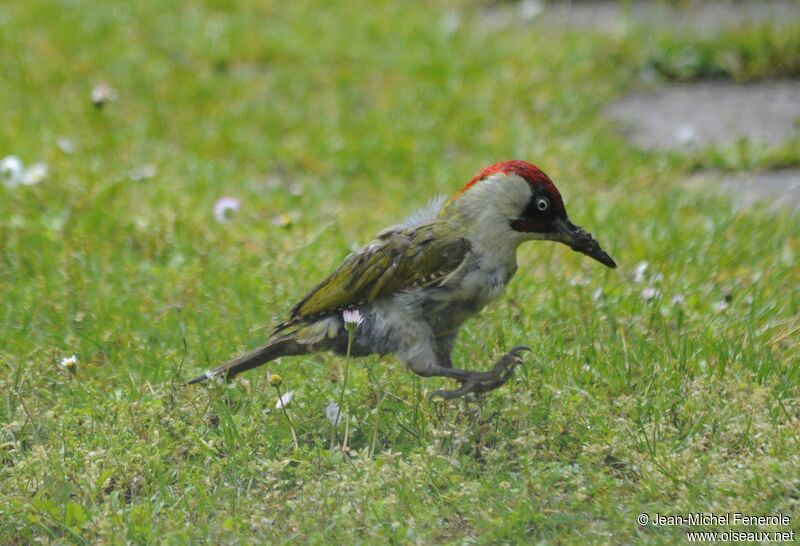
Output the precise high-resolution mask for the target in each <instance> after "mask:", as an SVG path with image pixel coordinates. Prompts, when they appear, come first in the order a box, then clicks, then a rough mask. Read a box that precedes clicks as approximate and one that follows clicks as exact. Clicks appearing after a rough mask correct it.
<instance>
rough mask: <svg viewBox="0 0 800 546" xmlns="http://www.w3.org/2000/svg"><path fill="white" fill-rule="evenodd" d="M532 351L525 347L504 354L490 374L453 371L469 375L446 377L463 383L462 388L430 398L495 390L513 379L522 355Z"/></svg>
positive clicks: (520, 346)
mask: <svg viewBox="0 0 800 546" xmlns="http://www.w3.org/2000/svg"><path fill="white" fill-rule="evenodd" d="M525 351H530V348H528V347H525V346H524V345H519V346H517V347H514V348H513V349H511V350H510V351H509V352H507V353H506V354H504V355H503V356H502V357H500V359H499V360H498V361H497V362H495V365H494V366H493V367H492V369H491V370H490V371H488V372H470V371H467V370H452V371H459V372H466V373H467V374H468V375H467V376H466V377H465V378H464V379H462V378H460V377H456V376H454V375H445V374H441V375H445V377H453V378H454V379H458V380H459V381H460V382H461V386H460V387H459V388H457V389H455V390H452V391H448V390H444V389H439V390H437V391H434V392H433V393H431V395H430V398H434V397H440V398H444V399H446V400H447V399H450V398H458V397H459V396H464V395H465V394H468V393H471V392H473V393H475V394H478V393H482V392H488V391H491V390H494V389H496V388H498V387H500V386H502V385H505V383H506V382H507V381H508V380H509V379H511V376H512V375H514V368H516V367H517V366H519V365H520V364H522V356H521V354H520V353H523V352H525Z"/></svg>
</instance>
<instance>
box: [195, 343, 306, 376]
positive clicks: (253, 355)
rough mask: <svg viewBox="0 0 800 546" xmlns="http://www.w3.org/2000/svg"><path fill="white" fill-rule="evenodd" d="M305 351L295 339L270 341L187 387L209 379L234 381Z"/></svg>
mask: <svg viewBox="0 0 800 546" xmlns="http://www.w3.org/2000/svg"><path fill="white" fill-rule="evenodd" d="M304 352H305V350H304V349H303V347H302V345H300V344H299V343H298V342H297V341H296V340H295V339H292V338H281V339H277V340H273V341H270V342H269V343H267V344H266V345H264V346H263V347H259V348H258V349H254V350H252V351H250V352H249V353H245V354H243V355H241V356H238V357H236V358H234V359H233V360H231V361H229V362H226V363H225V364H223V365H221V366H217V367H216V368H213V369H211V370H208V371H207V372H205V373H203V374H201V375H198V376H197V377H195V378H194V379H192V380H190V381H189V382H187V383H186V384H187V385H194V384H195V383H202V382H203V381H206V380H208V379H212V378H215V377H222V378H225V379H232V378H233V377H234V376H237V375H239V374H240V373H242V372H246V371H247V370H252V369H253V368H256V367H258V366H261V365H262V364H265V363H267V362H269V361H270V360H275V359H276V358H278V357H280V356H286V355H296V354H303V353H304Z"/></svg>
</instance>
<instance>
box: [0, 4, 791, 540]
mask: <svg viewBox="0 0 800 546" xmlns="http://www.w3.org/2000/svg"><path fill="white" fill-rule="evenodd" d="M447 9H450V8H448V6H446V5H444V4H439V3H432V4H430V5H428V6H426V9H425V10H420V9H418V7H417V6H416V5H412V4H411V3H388V2H377V3H375V2H354V3H349V4H348V5H346V6H345V5H338V4H336V3H327V2H319V3H314V2H306V1H303V2H296V3H288V2H287V3H279V2H274V3H273V2H270V3H264V2H256V1H246V2H236V3H234V2H229V1H225V0H216V1H211V0H209V1H207V2H199V1H192V2H174V1H165V2H135V3H133V2H120V1H110V2H102V3H100V2H88V1H81V0H71V1H64V2H60V3H56V2H50V1H43V0H29V1H27V2H13V3H4V4H2V5H0V51H2V53H1V54H0V80H2V82H3V83H2V85H0V112H2V119H3V131H1V132H0V156H5V155H8V154H15V155H18V156H19V157H20V158H22V160H23V161H25V162H26V163H27V164H31V163H33V162H35V161H39V160H41V161H46V162H47V164H48V165H49V168H50V174H49V177H48V178H47V179H46V180H45V181H43V182H42V183H40V184H38V185H36V186H30V187H17V188H5V187H4V186H1V185H0V249H1V250H2V251H1V252H0V294H2V299H0V306H1V307H0V317H1V318H0V320H1V321H2V322H1V323H0V325H1V326H2V327H1V328H0V370H2V371H1V372H0V387H2V388H1V389H0V392H1V393H2V394H1V395H0V396H2V398H1V399H2V404H0V425H2V429H0V430H2V436H1V437H0V460H1V461H2V465H1V466H0V542H2V543H5V544H23V543H30V542H33V541H34V540H36V541H42V542H45V543H48V542H49V543H79V544H80V543H125V542H133V543H202V542H209V543H215V544H218V543H231V544H236V543H260V542H267V543H289V542H311V543H345V544H349V543H365V544H367V543H368V544H375V543H398V544H405V543H426V544H427V543H453V544H467V543H479V544H489V543H525V544H529V543H537V542H545V543H564V544H568V543H607V544H623V543H631V542H639V543H650V544H669V543H674V542H675V541H681V540H683V539H684V532H685V529H684V528H679V527H666V528H665V527H659V528H655V527H652V526H647V527H640V526H639V525H637V523H636V516H637V515H638V514H639V513H641V512H647V513H656V512H659V513H662V514H686V513H689V512H715V513H722V512H726V511H739V512H744V513H747V514H765V513H772V512H783V513H784V514H788V515H791V516H792V517H793V521H792V523H791V526H790V527H791V528H796V527H797V522H796V516H797V511H798V510H797V508H798V498H800V481H798V473H797V469H798V467H800V455H798V454H800V388H799V387H800V371H799V370H798V366H797V363H798V361H800V334H799V333H798V330H797V328H798V316H799V315H800V270H798V267H797V263H798V261H799V260H800V258H799V257H798V255H799V253H800V239H798V233H800V218H798V216H797V215H793V214H791V213H789V212H785V211H784V212H771V211H768V210H766V209H756V210H753V211H749V212H733V211H732V209H731V207H730V205H729V203H728V202H726V201H722V200H719V199H718V198H714V197H711V196H708V195H698V194H694V193H687V192H686V191H685V190H684V189H683V187H682V186H681V178H682V177H683V176H685V174H686V172H687V170H688V169H689V168H691V162H690V161H688V160H687V159H685V158H681V157H676V156H670V155H661V154H655V153H654V154H644V153H641V152H637V151H635V150H633V149H631V148H630V147H628V145H626V144H625V143H624V142H623V141H622V140H621V139H620V137H619V136H618V133H617V132H616V131H615V129H614V128H613V127H611V126H610V125H609V123H608V122H607V121H604V120H603V119H602V118H601V117H600V115H599V113H600V110H601V109H602V107H603V105H604V104H606V103H607V102H608V101H610V100H612V99H613V98H615V97H617V96H619V95H620V94H621V93H623V92H624V91H625V90H626V89H628V88H630V87H631V86H632V85H633V84H634V78H635V75H636V73H637V71H638V67H640V66H642V63H643V62H645V61H646V58H647V52H648V51H649V42H648V41H647V40H648V37H647V36H646V35H645V34H644V33H631V34H627V35H614V36H600V35H596V34H591V33H588V34H587V33H575V32H567V31H560V30H558V29H550V28H542V27H537V28H536V29H535V31H534V30H530V29H526V28H524V27H522V28H517V27H515V28H509V29H498V30H496V31H489V30H486V29H484V28H483V27H482V26H481V24H480V19H479V13H480V12H479V11H477V10H475V11H470V10H468V11H467V13H466V14H465V15H464V17H462V24H461V26H460V28H459V29H458V30H457V31H456V32H455V33H454V34H452V35H449V36H448V35H445V34H444V33H443V32H442V24H441V21H442V17H443V14H444V13H445V11H446V10H447ZM759 32H766V31H759ZM674 39H675V40H678V39H679V38H678V37H675V38H674ZM103 81H105V82H108V83H109V84H111V85H112V86H113V87H114V88H116V89H117V91H118V93H119V99H118V100H117V101H116V102H113V103H110V104H108V105H107V107H106V108H104V109H102V110H97V109H95V108H93V107H92V105H91V103H90V101H89V95H90V92H91V89H92V87H93V85H95V84H96V83H99V82H103ZM59 137H66V138H69V139H71V141H72V142H73V143H74V145H75V151H74V153H64V152H62V151H61V150H60V149H59V148H58V146H57V142H58V139H59ZM781 153H783V154H789V155H790V156H792V157H793V158H794V160H796V159H798V157H797V154H798V152H797V151H794V152H791V151H783V152H781ZM792 154H794V155H792ZM508 158H525V159H529V160H531V161H533V162H535V163H537V164H538V165H540V166H541V167H542V168H543V169H544V170H545V171H547V172H548V173H549V174H551V176H552V177H553V178H554V180H555V181H556V183H557V184H558V185H559V188H560V189H561V191H562V194H563V195H564V198H565V201H566V204H567V207H568V209H569V211H570V215H571V217H572V218H573V219H574V220H575V221H576V222H579V223H580V224H582V225H584V226H585V227H586V228H587V229H589V230H590V231H591V232H592V233H593V234H595V235H596V237H597V238H598V239H599V240H600V241H601V242H602V243H603V245H604V246H605V247H606V248H607V249H608V250H609V252H610V253H611V255H612V256H613V257H614V258H615V259H616V260H617V262H618V263H619V264H620V269H618V270H616V271H610V270H605V269H603V268H602V267H601V266H599V265H597V264H596V263H593V262H591V261H590V260H588V259H585V258H582V257H581V256H579V255H577V254H574V253H572V252H570V251H569V250H568V249H566V248H565V247H560V246H559V247H556V246H555V245H553V244H548V243H531V244H528V245H527V246H525V247H523V248H522V250H521V252H520V256H519V258H520V270H519V272H518V274H517V277H516V278H515V279H514V282H513V283H512V285H511V286H510V288H509V290H508V292H507V294H506V297H505V298H504V300H503V301H502V302H500V303H498V304H496V305H493V306H491V307H490V308H489V309H487V310H486V311H485V312H484V313H483V314H482V315H481V316H480V317H479V318H478V319H476V320H474V321H472V322H471V323H469V324H468V325H467V327H466V328H465V329H464V330H463V332H462V335H461V338H460V340H459V345H458V346H457V350H456V355H455V358H456V361H457V363H459V364H460V365H462V366H464V367H469V368H486V367H487V366H488V365H489V363H490V362H491V361H493V359H494V358H495V357H496V356H497V355H499V354H500V353H501V352H502V351H503V350H504V349H507V348H509V347H511V346H514V345H517V344H520V343H525V344H527V345H529V346H531V347H533V348H534V349H535V350H534V352H533V354H532V355H530V356H529V358H528V362H527V364H526V366H524V367H523V368H522V369H520V370H519V371H518V372H517V376H516V378H515V380H514V381H513V382H512V383H511V384H510V385H508V386H506V387H504V388H503V389H501V390H498V391H496V392H494V393H491V394H490V395H488V396H486V397H484V398H483V399H481V400H478V401H475V402H463V401H455V402H450V403H430V402H428V401H426V395H427V393H429V392H431V391H432V390H433V389H436V388H440V387H442V386H444V385H447V383H446V382H445V381H444V380H439V379H425V380H422V379H419V378H416V377H415V376H413V374H411V373H409V372H407V371H405V370H403V369H402V367H401V366H400V365H399V364H397V362H396V361H394V360H393V359H392V358H385V359H381V360H379V359H377V358H368V359H363V360H354V361H353V362H351V363H350V381H349V384H348V389H347V392H346V397H345V400H346V407H347V414H348V422H349V424H348V427H349V430H348V435H349V441H348V443H349V447H350V450H349V452H348V453H347V454H343V453H342V452H341V451H340V450H336V449H334V450H330V449H329V446H328V441H329V438H330V433H331V431H330V428H331V425H330V423H329V422H328V421H327V419H326V418H325V407H326V405H327V404H328V403H329V402H330V401H331V400H335V399H336V398H337V396H338V391H339V384H338V382H337V380H338V377H339V371H338V370H339V367H340V366H342V364H343V362H342V359H339V358H334V357H330V356H327V355H318V356H309V357H301V358H292V359H290V358H286V359H282V360H281V361H279V362H277V363H275V364H274V365H272V367H271V369H272V370H273V371H274V372H279V373H280V374H281V375H282V376H283V378H284V382H285V383H284V385H285V386H286V387H287V388H289V389H291V390H293V391H294V392H295V396H294V400H293V401H292V404H291V405H290V406H289V411H290V412H291V416H292V418H293V421H294V424H295V426H296V428H297V431H298V435H299V443H300V448H299V450H295V449H294V448H293V446H292V437H291V431H290V429H289V426H288V424H287V422H286V420H285V418H284V416H283V415H282V413H281V412H279V411H277V410H276V409H275V402H276V392H275V390H274V389H272V388H271V387H270V386H269V385H268V383H267V381H266V378H265V375H264V373H263V371H261V370H259V371H255V372H251V373H249V374H247V375H246V376H245V377H243V378H242V379H241V380H237V381H236V382H234V383H233V384H231V385H229V386H227V387H223V386H212V387H210V388H203V387H201V388H192V389H186V388H182V387H180V382H181V381H182V380H185V379H187V378H188V377H190V376H192V375H193V374H194V373H197V372H199V371H201V370H204V369H206V368H208V367H209V366H210V365H214V364H217V363H219V362H222V361H224V360H226V359H228V358H230V357H231V356H234V355H235V354H237V353H238V352H240V351H243V350H245V349H247V348H250V347H252V346H254V345H256V344H258V343H259V342H261V341H263V340H264V338H265V336H266V335H267V334H268V332H269V328H270V326H271V325H273V324H274V323H275V322H277V321H279V320H280V319H281V318H282V317H283V316H284V315H285V313H286V312H287V310H288V309H289V308H290V306H291V304H292V303H294V301H296V300H297V299H298V298H299V297H301V296H302V295H303V294H304V293H305V291H306V290H307V289H309V288H310V287H311V286H313V285H314V284H315V283H316V282H317V281H318V280H319V279H320V278H322V277H323V276H324V275H325V274H327V273H328V272H329V271H330V270H331V268H333V267H335V265H336V264H337V263H338V262H339V261H340V260H341V259H342V258H343V257H344V256H345V255H346V254H347V252H348V251H349V249H350V248H351V247H352V246H353V245H356V244H359V243H364V242H366V241H368V240H369V239H370V238H371V236H372V235H373V234H374V233H375V232H377V231H378V230H379V229H381V228H382V227H384V226H386V225H388V224H391V223H393V222H395V221H397V220H399V219H400V218H402V217H403V215H405V214H406V213H407V212H408V211H409V210H411V209H413V208H414V207H417V206H420V205H423V204H424V203H425V202H426V201H427V200H428V199H429V198H430V197H432V196H433V195H435V194H436V193H442V194H449V193H452V192H454V191H455V190H456V189H458V187H460V185H461V184H463V183H464V182H465V181H466V180H468V179H469V178H470V177H471V176H472V175H473V174H474V173H475V172H476V171H477V170H479V169H480V168H482V167H483V166H485V165H487V164H489V163H491V162H494V161H497V160H500V159H508ZM147 164H152V165H155V166H156V167H157V174H156V176H155V177H153V178H151V179H147V180H138V181H134V180H131V178H130V176H129V174H130V172H131V171H132V170H133V169H136V168H140V167H141V166H143V165H147ZM290 188H291V190H292V191H289V189H290ZM223 195H231V196H235V197H237V198H239V199H240V200H241V202H242V207H241V210H240V211H239V212H238V213H237V214H236V215H235V216H234V217H233V219H232V221H231V222H229V223H227V224H217V223H216V222H214V220H213V216H212V208H213V204H214V202H215V201H216V200H217V199H218V198H219V197H221V196H223ZM282 214H288V215H289V217H290V218H291V220H292V221H291V223H290V225H288V226H280V225H275V224H274V223H273V222H272V220H273V219H274V218H275V217H277V216H279V215H282ZM641 261H645V262H647V264H648V269H647V271H646V273H645V277H644V279H643V280H642V282H636V281H635V279H634V270H635V269H636V267H637V264H638V263H639V262H641ZM651 285H652V286H655V287H657V288H658V291H659V292H658V295H657V296H656V297H655V298H653V299H651V300H647V301H646V300H644V299H643V298H642V290H644V289H645V288H647V287H649V286H651ZM598 290H600V291H601V293H598V294H599V297H598V298H597V299H595V298H594V297H593V296H594V295H595V293H596V292H597V291H598ZM679 294H680V295H681V296H683V300H684V301H683V303H680V304H677V303H673V302H672V300H673V298H674V297H675V296H677V295H679ZM72 354H76V355H77V356H78V358H79V365H78V369H77V372H76V373H75V374H74V375H73V374H70V373H69V372H67V371H66V370H65V369H63V368H62V367H61V366H60V365H59V362H60V360H61V359H62V358H64V357H66V356H69V355H72ZM379 401H381V402H380V404H379ZM373 438H374V439H375V448H374V451H373V450H372V449H371V445H372V442H373ZM738 529H739V530H742V529H743V528H738Z"/></svg>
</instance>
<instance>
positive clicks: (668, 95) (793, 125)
mask: <svg viewBox="0 0 800 546" xmlns="http://www.w3.org/2000/svg"><path fill="white" fill-rule="evenodd" d="M606 114H607V115H608V116H610V117H611V118H612V119H614V120H616V121H618V122H619V123H620V125H621V126H622V128H623V131H624V132H625V134H626V136H627V137H628V138H629V139H630V140H631V141H632V142H633V143H634V144H635V145H636V146H639V147H641V148H645V149H667V150H677V151H687V150H696V149H698V148H703V147H707V146H725V145H730V144H735V143H736V142H737V141H738V140H739V139H747V140H750V141H752V142H754V143H763V144H770V145H775V144H779V143H781V142H784V141H786V140H787V139H790V138H792V137H795V136H800V81H767V82H759V83H753V84H735V83H729V82H697V83H691V84H678V85H670V86H669V87H665V88H663V89H660V90H657V91H653V92H641V93H634V94H632V95H628V96H626V97H623V98H621V99H619V100H617V101H615V102H613V103H612V104H611V105H609V106H608V108H607V109H606Z"/></svg>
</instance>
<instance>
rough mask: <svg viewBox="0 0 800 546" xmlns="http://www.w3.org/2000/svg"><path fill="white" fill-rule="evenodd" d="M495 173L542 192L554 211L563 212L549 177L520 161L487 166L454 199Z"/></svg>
mask: <svg viewBox="0 0 800 546" xmlns="http://www.w3.org/2000/svg"><path fill="white" fill-rule="evenodd" d="M497 173H506V174H512V173H513V174H516V175H517V176H519V177H520V178H522V179H523V180H525V181H526V182H527V183H528V184H530V185H531V186H532V187H534V188H537V189H539V190H540V191H544V192H545V193H546V194H547V195H548V196H549V197H550V200H551V201H552V202H553V206H554V208H555V209H556V210H562V211H563V210H564V202H563V201H562V199H561V194H560V193H559V192H558V188H556V185H555V184H553V181H552V180H550V177H549V176H547V175H546V174H544V172H543V171H542V170H541V169H540V168H539V167H537V166H536V165H532V164H530V163H528V162H527V161H521V160H512V161H501V162H500V163H495V164H494V165H489V166H488V167H486V168H485V169H483V170H482V171H481V172H479V173H478V174H476V175H475V176H474V177H473V178H472V180H470V181H469V182H467V183H466V184H465V185H464V187H463V188H461V189H460V190H459V191H458V193H457V194H456V197H457V196H459V195H461V194H462V193H464V192H465V191H467V190H468V189H469V188H470V187H472V186H474V185H475V184H477V183H478V182H480V181H481V180H485V179H486V178H488V177H489V176H491V175H493V174H497Z"/></svg>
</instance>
